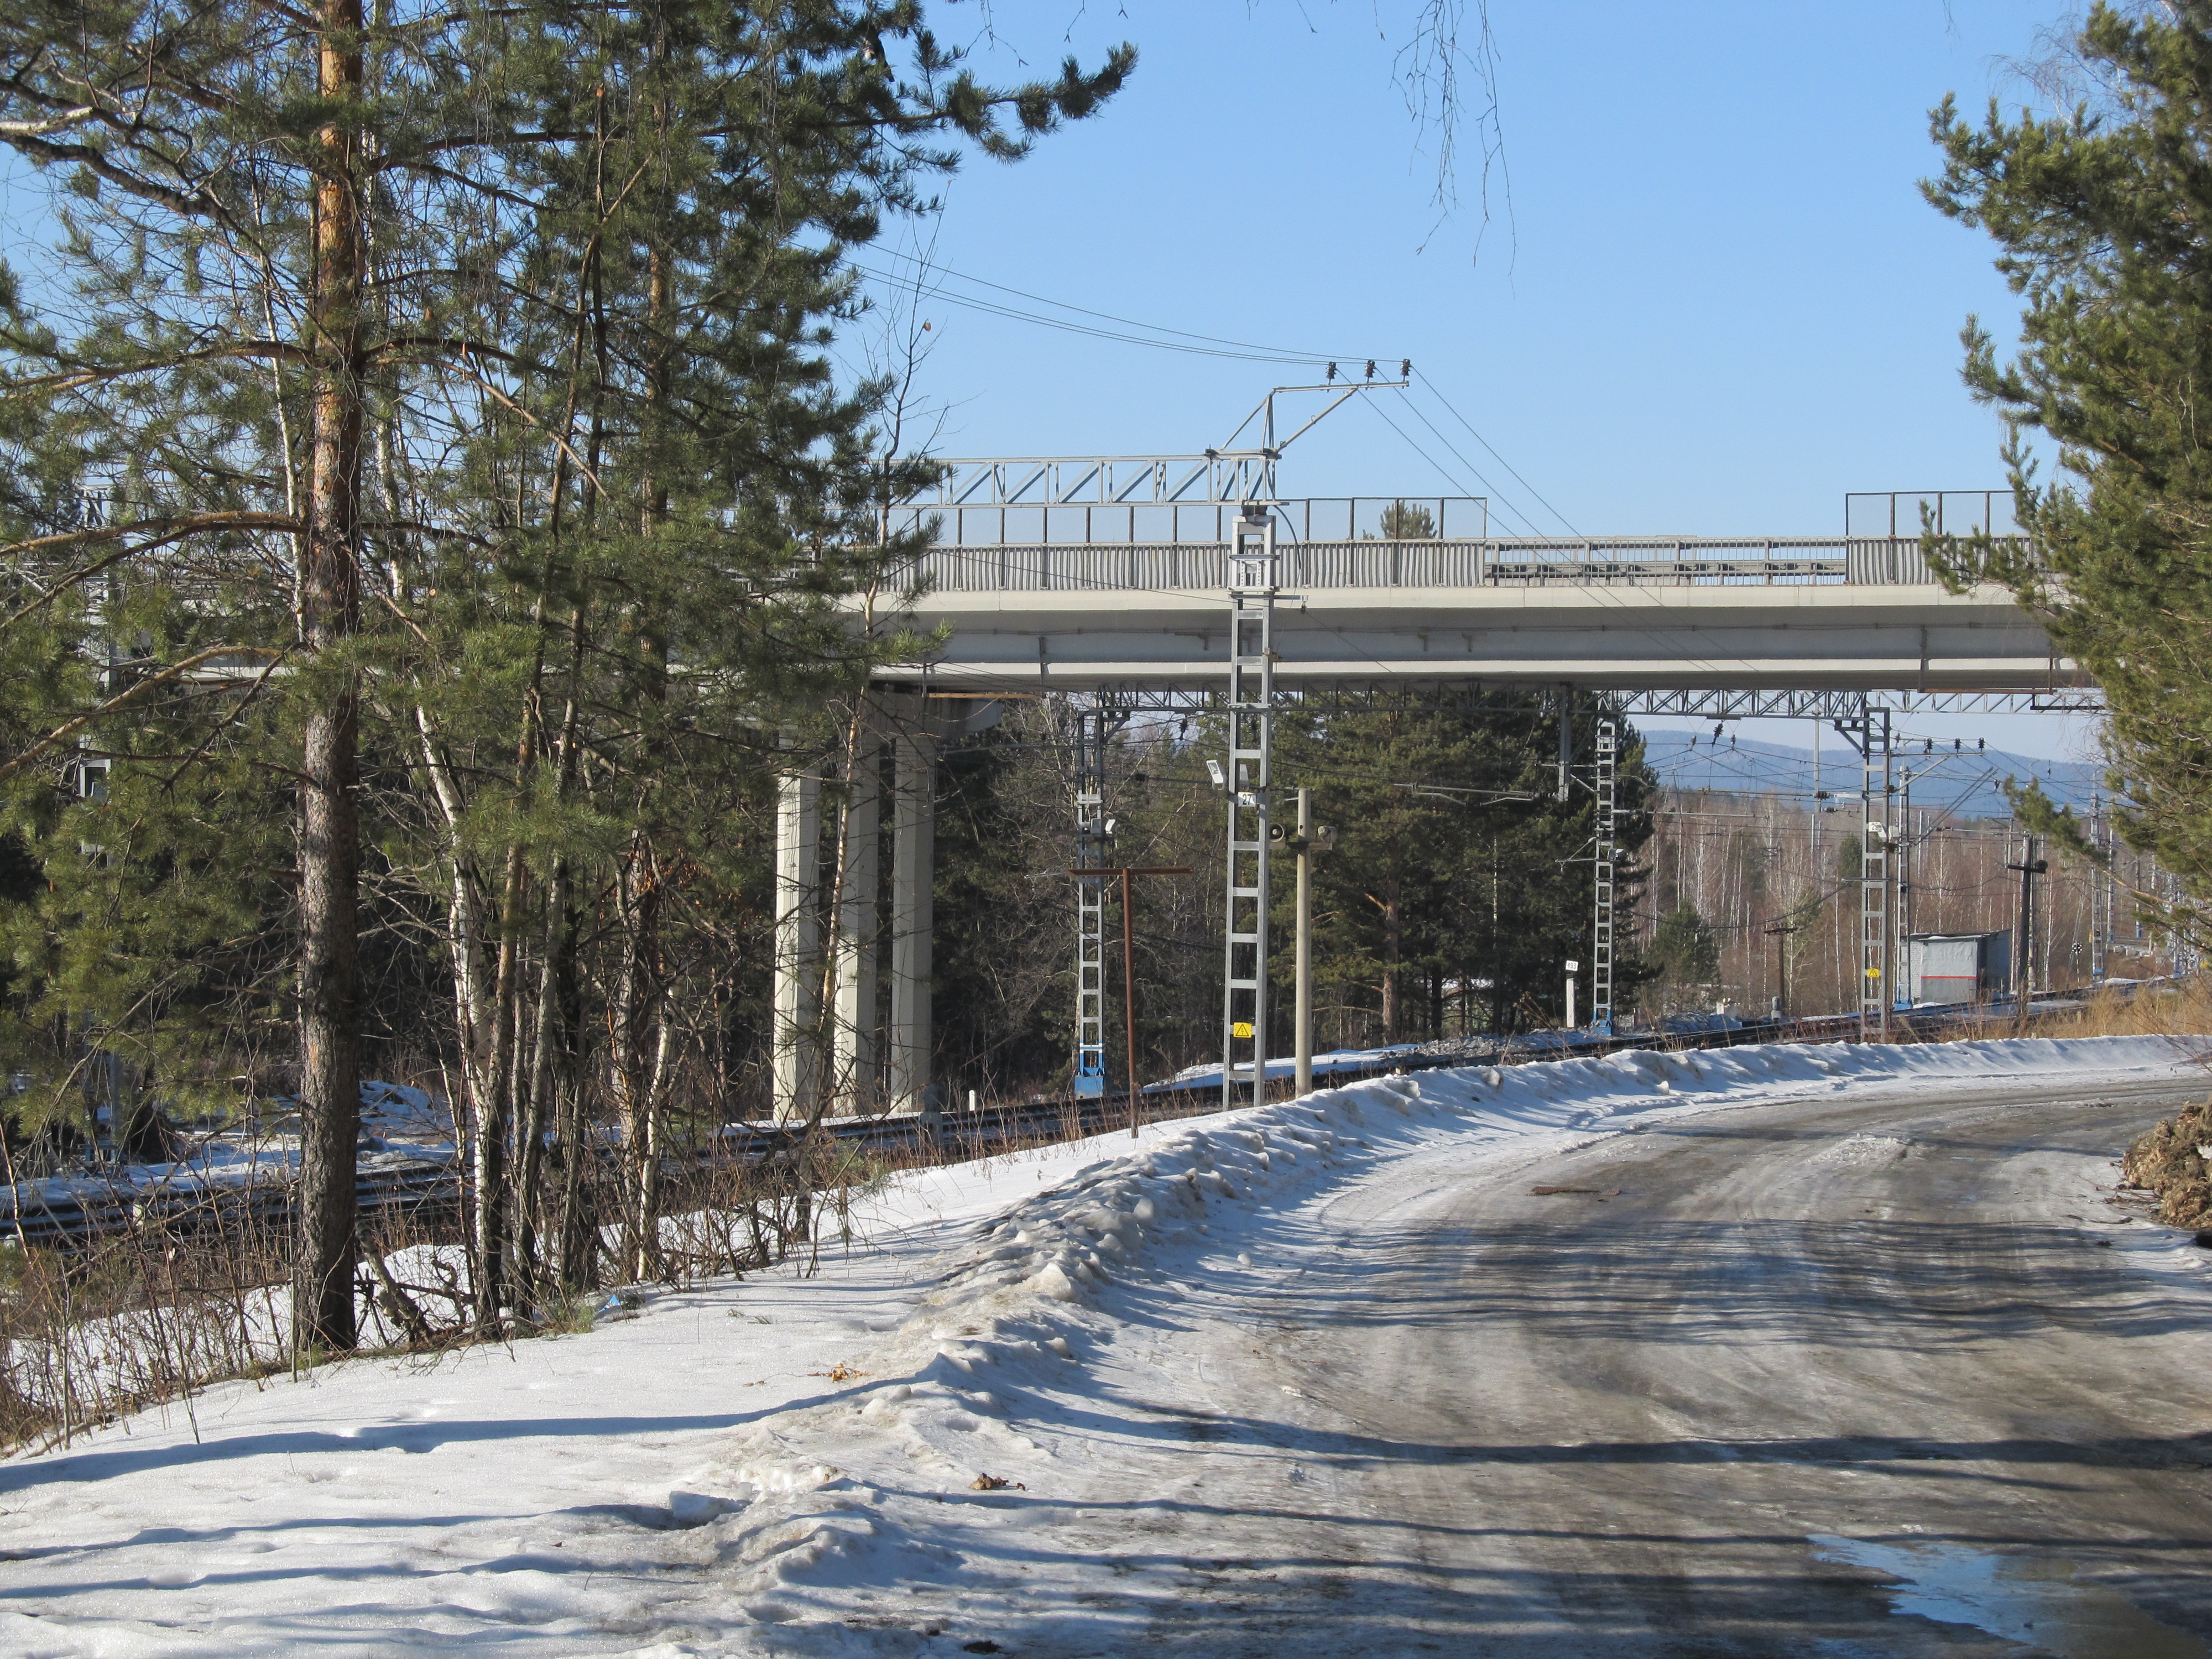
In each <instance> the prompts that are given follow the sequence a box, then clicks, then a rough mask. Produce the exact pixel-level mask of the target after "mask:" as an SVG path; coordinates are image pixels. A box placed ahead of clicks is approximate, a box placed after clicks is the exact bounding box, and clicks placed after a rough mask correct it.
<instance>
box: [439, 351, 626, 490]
mask: <svg viewBox="0 0 2212 1659" xmlns="http://www.w3.org/2000/svg"><path fill="white" fill-rule="evenodd" d="M467 365H468V358H467V357H466V356H463V357H462V358H461V366H462V368H463V371H464V373H465V372H466V369H467ZM468 379H469V380H470V381H471V383H473V384H474V385H475V386H476V387H477V389H478V390H479V391H481V392H483V394H484V395H485V396H486V397H488V398H490V399H491V400H492V401H493V402H494V403H495V404H498V405H499V406H500V407H501V409H504V410H507V411H508V412H509V413H510V414H513V415H518V416H521V418H522V420H523V422H525V423H526V425H529V426H532V427H534V428H537V429H538V431H540V432H542V433H544V435H546V436H547V437H548V438H550V439H551V440H552V441H553V442H554V444H555V445H556V446H557V447H559V449H560V451H561V453H562V454H564V455H566V456H567V457H568V459H569V461H570V462H571V463H572V464H573V465H574V467H575V469H576V471H578V472H580V473H581V474H582V475H583V476H584V477H586V478H588V479H589V480H590V481H591V485H592V489H596V490H598V491H599V492H600V493H601V494H602V495H604V494H605V493H606V486H605V484H603V483H600V482H599V474H598V473H597V472H595V471H592V468H591V466H590V465H588V464H587V463H586V461H585V459H584V458H583V457H582V456H581V455H579V454H578V453H576V450H575V447H574V445H573V444H571V443H570V442H569V441H568V440H567V439H566V438H564V437H562V435H560V434H559V433H557V432H556V431H554V430H553V428H551V427H550V426H548V425H546V424H545V422H543V421H541V420H539V419H538V417H537V416H535V415H532V413H531V412H530V411H529V410H526V409H525V408H524V407H523V406H522V405H521V404H519V403H517V402H515V401H514V399H513V398H510V397H508V396H507V393H505V392H501V390H500V389H499V388H498V387H497V386H494V385H493V384H492V383H491V382H490V381H489V380H486V379H484V377H483V375H481V374H470V375H468Z"/></svg>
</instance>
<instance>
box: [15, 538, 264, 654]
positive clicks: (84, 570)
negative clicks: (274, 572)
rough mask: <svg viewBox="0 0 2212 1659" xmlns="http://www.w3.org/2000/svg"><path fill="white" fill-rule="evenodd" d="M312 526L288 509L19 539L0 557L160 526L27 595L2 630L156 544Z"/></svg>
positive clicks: (83, 544) (92, 540) (89, 541)
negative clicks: (220, 533) (227, 532)
mask: <svg viewBox="0 0 2212 1659" xmlns="http://www.w3.org/2000/svg"><path fill="white" fill-rule="evenodd" d="M306 528H307V526H305V525H304V524H303V523H302V522H301V520H299V519H298V518H297V517H295V515H293V514H291V513H252V512H239V513H197V514H195V515H194V516H192V517H191V518H189V519H142V520H139V521H138V522H137V523H136V524H122V525H96V526H94V527H93V528H91V529H89V530H72V531H69V532H64V534H61V535H58V536H38V537H34V538H32V539H31V540H29V541H27V542H16V543H15V544H13V545H11V546H8V547H0V559H8V558H15V557H16V556H19V555H21V554H26V553H30V554H36V553H43V552H47V551H51V550H55V549H58V548H64V547H82V546H85V545H86V544H89V543H93V542H105V541H114V540H117V539H119V538H122V537H125V536H129V535H131V534H134V533H136V532H140V531H152V532H156V533H155V535H154V537H153V538H152V539H151V540H149V541H143V542H138V543H135V544H132V545H131V546H129V547H121V548H118V549H117V550H115V551H114V552H112V553H110V554H109V555H107V556H106V557H105V558H100V559H94V561H93V562H91V563H90V564H88V565H82V566H80V567H79V568H77V569H76V570H73V571H71V572H70V574H68V575H66V576H64V577H63V578H62V579H61V580H59V581H58V582H56V583H55V584H54V585H53V586H52V587H49V588H46V589H45V590H43V591H42V592H40V593H39V594H38V596H37V597H36V598H34V599H26V600H25V601H24V602H23V603H22V604H21V605H17V606H16V607H15V610H13V611H9V613H8V615H7V616H5V617H0V632H4V631H5V630H7V629H10V628H13V627H14V626H15V624H16V623H19V622H21V621H22V620H23V618H24V617H27V616H29V615H30V614H31V613H32V612H33V611H37V610H40V609H42V608H43V607H45V606H46V605H51V604H52V603H53V602H54V601H55V600H56V599H59V598H60V597H61V596H62V595H63V594H64V593H66V592H69V591H70V589H71V588H73V587H76V586H81V585H82V584H83V583H85V582H88V581H90V580H92V579H93V578H94V576H97V575H98V574H100V572H101V571H103V570H106V569H108V568H111V567H112V566H114V565H118V564H120V563H121V562H123V561H124V560H125V559H127V558H130V557H131V556H134V555H136V554H139V553H150V552H152V551H153V550H155V548H157V547H167V546H168V545H169V544H171V543H172V542H180V541H182V540H184V539H185V538H186V537H187V536H197V535H203V534H204V533H206V532H209V531H211V530H281V531H284V532H288V533H289V534H291V535H295V536H296V535H298V534H300V533H301V532H302V531H303V530H305V529H306Z"/></svg>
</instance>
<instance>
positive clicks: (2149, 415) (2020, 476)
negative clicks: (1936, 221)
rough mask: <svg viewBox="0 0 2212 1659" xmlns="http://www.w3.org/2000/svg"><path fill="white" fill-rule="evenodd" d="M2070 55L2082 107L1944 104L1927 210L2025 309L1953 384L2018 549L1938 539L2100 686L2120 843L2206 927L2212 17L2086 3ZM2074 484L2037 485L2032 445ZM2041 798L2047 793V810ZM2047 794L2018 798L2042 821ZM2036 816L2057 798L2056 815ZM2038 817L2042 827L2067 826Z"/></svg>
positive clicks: (1958, 583)
mask: <svg viewBox="0 0 2212 1659" xmlns="http://www.w3.org/2000/svg"><path fill="white" fill-rule="evenodd" d="M2074 46H2075V53H2076V55H2077V58H2078V62H2079V65H2080V68H2081V74H2082V76H2084V83H2083V84H2082V85H2081V87H2080V88H2078V90H2079V91H2080V92H2081V94H2082V96H2081V101H2080V102H2079V103H2077V104H2076V105H2075V107H2073V108H2072V109H2070V110H2068V111H2064V112H2059V113H2057V114H2053V115H2049V116H2040V115H2036V114H2033V113H2032V112H2022V113H2021V115H2020V116H2019V118H2017V119H2016V120H2008V119H2007V118H2005V116H2004V115H2003V112H2002V111H2001V110H2000V109H1999V108H1998V106H1996V103H1995V102H1994V100H1993V101H1992V103H1991V105H1990V110H1989V112H1988V114H1987V116H1986V118H1984V120H1983V121H1982V122H1981V123H1980V124H1979V125H1976V124H1974V123H1972V122H1970V121H1968V120H1966V119H1965V118H1962V117H1961V116H1960V114H1959V113H1958V112H1957V109H1956V106H1955V105H1954V103H1953V102H1952V101H1951V100H1945V102H1944V104H1943V105H1942V107H1941V108H1940V109H1938V110H1937V111H1936V112H1935V115H1934V118H1933V125H1934V133H1935V137H1936V143H1938V144H1939V145H1940V146H1941V148H1942V152H1943V163H1944V165H1943V169H1942V174H1941V176H1940V177H1939V178H1937V179H1934V180H1931V181H1930V182H1929V183H1928V185H1926V186H1925V189H1926V191H1927V194H1928V197H1929V200H1930V201H1931V202H1932V203H1933V204H1935V205H1936V207H1937V208H1938V209H1940V210H1942V211H1943V212H1944V213H1946V214H1947V215H1948V216H1951V217H1953V218H1954V219H1957V220H1959V221H1960V222H1962V223H1965V224H1967V225H1970V226H1974V227H1977V228H1981V229H1983V230H1985V231H1986V232H1988V234H1990V238H1991V239H1992V240H1994V241H1995V242H1996V245H1997V249H1998V252H1997V269H1998V270H2000V271H2002V273H2003V274H2004V276H2005V277H2006V279H2007V281H2008V283H2010V284H2011V286H2012V288H2013V290H2014V291H2015V293H2017V294H2019V295H2021V296H2022V299H2023V301H2024V305H2025V309H2024V311H2023V313H2022V316H2021V347H2020V351H2019V354H2018V356H2017V357H2016V358H2015V359H2014V360H2013V361H2011V362H2001V361H2000V359H1999V356H1998V354H1997V350H1996V344H1995V343H1994V341H1993V340H1992V338H1991V337H1990V334H1989V332H1988V331H1987V330H1986V329H1985V328H1984V327H1983V326H1982V325H1981V324H1980V322H1979V321H1978V319H1972V320H1970V321H1969V323H1968V325H1967V328H1966V334H1965V340H1966V383H1967V385H1968V386H1969V387H1971V388H1972V391H1973V392H1974V394H1975V396H1976V397H1977V398H1979V399H1981V400H1982V401H1984V403H1986V404H1989V405H1990V406H1991V407H1993V408H1994V409H1995V410H1996V411H1997V413H1998V414H1999V416H2001V417H2002V419H2003V420H2004V422H2006V425H2007V427H2008V429H2009V431H2010V434H2011V437H2010V440H2009V441H2008V447H2007V451H2006V453H2007V457H2008V462H2009V465H2010V469H2011V477H2012V483H2013V485H2014V488H2015V491H2016V492H2017V499H2018V502H2019V513H2020V521H2021V529H2022V530H2023V531H2024V532H2026V536H2027V550H2026V551H2025V553H2018V554H2016V553H2014V552H2012V551H2010V550H2008V549H2007V548H2006V547H2004V546H2003V545H2002V544H1997V543H1995V542H1993V541H1992V540H1991V539H1990V538H1988V537H1985V536H1984V537H1977V538H1943V537H1936V536H1932V535H1931V536H1929V538H1926V545H1927V547H1928V549H1929V554H1930V556H1931V558H1933V559H1934V560H1935V561H1936V562H1937V563H1938V565H1939V567H1940V568H1942V569H1943V570H1944V571H1945V572H1946V574H1947V576H1948V580H1950V581H1951V582H1952V584H1953V585H1954V586H1955V587H1963V586H1965V585H1966V584H1968V583H1970V582H1972V581H1973V580H1992V581H1996V582H1999V583H2002V584H2003V585H2005V586H2009V587H2010V588H2011V589H2012V591H2013V592H2015V595H2017V596H2018V598H2019V599H2020V601H2021V604H2022V605H2025V606H2026V607H2027V609H2028V610H2030V611H2033V613H2034V614H2035V616H2036V617H2037V618H2038V619H2039V621H2040V622H2041V623H2043V625H2044V626H2045V629H2047V630H2048V631H2049V633H2050V635H2051V641H2052V642H2053V644H2054V646H2055V647H2057V650H2058V652H2060V653H2063V655H2065V656H2068V657H2070V658H2072V659H2074V660H2075V661H2076V662H2077V663H2079V664H2080V665H2081V667H2082V668H2083V669H2084V670H2086V671H2087V672H2088V673H2089V674H2090V675H2091V676H2092V677H2093V678H2094V679H2095V681H2096V682H2097V684H2099V685H2100V687H2101V688H2102V689H2103V692H2104V696H2105V702H2106V708H2107V709H2108V711H2109V718H2108V721H2107V724H2106V732H2105V742H2106V753H2107V755H2108V756H2109V757H2110V759H2111V761H2112V764H2113V767H2114V769H2115V775H2116V781H2117V782H2118V784H2119V785H2120V786H2121V787H2124V791H2125V795H2126V804H2125V805H2124V806H2123V807H2122V809H2121V811H2120V812H2119V814H2118V821H2119V823H2120V825H2121V828H2122V830H2123V833H2124V835H2125V836H2126V837H2127V838H2128V840H2129V841H2130V843H2131V844H2132V845H2134V846H2136V847H2137V848H2141V849H2142V850H2144V851H2147V852H2151V853H2154V854H2156V855H2157V857H2158V859H2159V860H2160V863H2161V864H2163V865H2164V866H2166V868H2167V869H2169V870H2172V872H2175V873H2176V874H2177V875H2178V876H2179V877H2180V878H2181V879H2182V881H2183V883H2184V884H2185V887H2186V890H2187V891H2188V893H2189V895H2190V896H2191V899H2192V901H2193V906H2192V908H2194V909H2195V912H2196V915H2195V918H2194V924H2193V925H2194V926H2195V927H2196V929H2197V932H2199V933H2203V932H2204V931H2205V929H2204V911H2203V906H2204V905H2205V904H2206V902H2208V901H2212V738H2208V732H2212V659H2208V658H2207V656H2206V653H2205V652H2204V650H2203V635H2204V632H2205V629H2206V627H2207V624H2208V621H2212V447H2208V445H2207V442H2206V439H2205V437H2204V435H2203V421H2202V418H2201V411H2202V410H2203V407H2204V405H2205V403H2206V401H2207V398H2208V395H2212V298H2208V295H2212V281H2208V279H2212V254H2208V251H2207V243H2206V240H2205V234H2204V231H2205V222H2206V218H2207V215H2208V211H2212V205H2209V204H2208V192H2207V187H2206V182H2205V176H2204V166H2203V156H2204V154H2205V151H2206V148H2207V146H2208V144H2212V3H2207V0H2175V3H2173V4H2172V5H2171V6H2168V7H2165V8H2162V9H2159V10H2157V11H2144V12H2141V13H2131V12H2124V11H2121V10H2118V9H2114V8H2112V7H2111V6H2109V5H2104V4H2100V5H2098V6H2096V7H2095V8H2093V10H2092V11H2091V13H2090V15H2089V16H2088V18H2087V21H2086V22H2085V23H2084V24H2083V25H2082V26H2081V29H2080V31H2079V33H2078V34H2077V35H2076V37H2075V41H2074ZM2037 433H2039V434H2041V435H2043V436H2045V437H2046V438H2048V439H2049V440H2050V441H2051V442H2052V443H2053V444H2055V445H2056V447H2057V463H2058V467H2059V470H2060V471H2061V472H2062V473H2063V474H2064V475H2066V476H2065V477H2064V479H2063V480H2057V479H2054V480H2053V481H2051V483H2039V480H2038V473H2037V468H2036V466H2035V465H2034V463H2033V459H2032V458H2031V456H2030V453H2029V450H2028V443H2027V440H2028V437H2029V435H2031V434H2037ZM2037 799H2039V797H2038V798H2037ZM2035 805H2036V800H2030V801H2029V802H2028V803H2027V809H2024V810H2028V809H2033V807H2034V806H2035ZM2045 805H2047V804H2045ZM2052 816H2054V815H2052V814H2050V813H2048V812H2047V811H2046V812H2045V813H2044V814H2042V815H2041V816H2040V817H2039V818H2038V820H2037V822H2036V823H2035V827H2037V828H2039V829H2058V830H2062V831H2063V826H2062V825H2060V824H2058V823H2053V822H2051V821H2050V819H2051V817H2052Z"/></svg>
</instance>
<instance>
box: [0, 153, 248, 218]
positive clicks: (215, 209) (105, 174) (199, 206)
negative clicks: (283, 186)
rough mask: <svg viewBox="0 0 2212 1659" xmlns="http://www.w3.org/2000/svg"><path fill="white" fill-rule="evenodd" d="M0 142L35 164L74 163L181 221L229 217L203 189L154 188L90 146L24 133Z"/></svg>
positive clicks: (143, 178)
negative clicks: (188, 191) (64, 142)
mask: <svg viewBox="0 0 2212 1659" xmlns="http://www.w3.org/2000/svg"><path fill="white" fill-rule="evenodd" d="M0 140H4V141H5V142H6V143H9V144H11V145H13V146H14V147H15V149H19V150H21V151H22V152H23V154H24V155H27V156H29V157H30V158H31V159H32V160H33V161H42V162H47V163H52V162H56V161H75V162H76V163H77V164H78V165H79V166H81V167H88V168H89V169H90V170H91V171H92V172H93V173H94V174H96V175H97V176H98V177H100V178H101V179H106V181H107V182H108V183H109V184H111V185H114V186H115V187H116V188H117V189H118V190H120V191H124V192H125V194H127V195H131V196H136V197H140V198H141V199H142V200H144V201H149V202H151V203H153V204H155V205H156V206H157V207H165V208H167V209H168V210H169V211H170V212H172V213H173V214H175V215H176V216H178V217H179V218H180V219H220V220H222V221H223V222H226V223H228V222H229V219H230V215H229V213H228V211H227V210H225V209H224V207H223V205H222V203H221V202H220V201H219V200H217V199H216V197H215V195H214V193H213V192H212V191H210V190H208V188H207V187H206V186H205V185H195V186H193V188H192V189H191V191H190V193H189V194H188V193H186V192H185V191H179V190H176V189H173V188H172V187H171V186H169V185H161V184H156V183H155V182H154V180H153V179H149V178H147V177H145V176H144V175H143V174H142V173H133V172H131V170H130V169H129V168H127V167H118V166H117V165H116V164H115V163H114V162H112V161H109V160H108V159H107V154H106V151H104V150H100V149H94V147H93V146H92V145H90V144H57V143H53V142H52V140H51V139H46V138H40V137H33V136H32V135H30V134H27V133H0Z"/></svg>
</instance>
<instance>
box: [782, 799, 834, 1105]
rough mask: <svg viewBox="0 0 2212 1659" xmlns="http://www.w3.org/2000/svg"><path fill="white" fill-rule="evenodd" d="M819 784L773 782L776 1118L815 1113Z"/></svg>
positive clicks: (819, 936) (819, 935)
mask: <svg viewBox="0 0 2212 1659" xmlns="http://www.w3.org/2000/svg"><path fill="white" fill-rule="evenodd" d="M821 876H822V781H821V779H820V778H818V777H817V776H816V775H815V774H814V772H813V770H812V769H811V767H802V768H799V769H796V770H793V771H790V772H787V773H785V774H784V775H782V776H781V777H780V778H778V779H777V780H776V805H775V983H774V986H773V991H772V997H771V1000H772V1002H773V1005H774V1015H775V1018H774V1029H775V1115H776V1116H777V1117H779V1118H794V1117H805V1115H807V1114H808V1113H809V1112H810V1111H811V1110H812V1109H813V1105H814V1088H815V1072H816V1060H817V1055H816V1051H815V1043H816V1036H817V1029H816V1028H817V1020H818V1018H819V1016H820V1012H821V1011H820V1009H819V1008H818V1007H817V1006H816V998H817V997H818V996H819V995H820V987H821V972H822V969H821V951H822V921H821V914H820V911H819V909H818V908H817V907H818V906H819V904H820V902H821V896H822V895H821Z"/></svg>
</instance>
